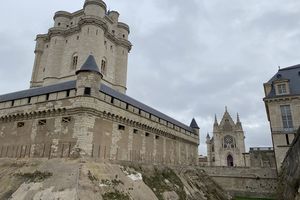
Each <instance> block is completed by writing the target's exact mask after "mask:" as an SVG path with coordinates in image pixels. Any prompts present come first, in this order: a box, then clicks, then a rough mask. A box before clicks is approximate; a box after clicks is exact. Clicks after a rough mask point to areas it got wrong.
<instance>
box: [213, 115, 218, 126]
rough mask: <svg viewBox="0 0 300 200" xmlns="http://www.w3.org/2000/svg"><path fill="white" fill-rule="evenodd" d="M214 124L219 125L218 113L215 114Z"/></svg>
mask: <svg viewBox="0 0 300 200" xmlns="http://www.w3.org/2000/svg"><path fill="white" fill-rule="evenodd" d="M214 125H218V119H217V114H215V123H214Z"/></svg>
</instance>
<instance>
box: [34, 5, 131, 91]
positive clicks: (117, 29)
mask: <svg viewBox="0 0 300 200" xmlns="http://www.w3.org/2000/svg"><path fill="white" fill-rule="evenodd" d="M118 19H119V13H118V12H116V11H107V8H106V4H105V3H104V2H103V1H102V0H85V3H84V6H83V9H81V10H79V11H76V12H74V13H69V12H65V11H58V12H56V13H55V15H54V27H52V28H50V29H49V31H48V33H47V34H43V35H37V38H36V48H35V62H34V68H33V72H32V78H31V87H32V88H33V87H41V86H47V85H52V84H56V83H60V82H65V81H68V80H75V79H76V75H75V72H76V71H77V70H79V68H80V67H81V66H82V65H83V64H84V62H85V60H86V58H87V57H88V56H89V55H90V54H92V55H93V56H94V58H95V60H96V64H97V65H98V66H99V68H100V71H101V74H102V75H103V81H102V82H103V83H104V84H106V85H108V86H110V87H111V88H113V89H115V90H117V91H119V92H121V93H125V92H126V82H127V61H128V53H129V51H130V49H131V46H132V45H131V43H130V42H129V41H128V35H129V26H128V25H126V24H125V23H122V22H119V20H118Z"/></svg>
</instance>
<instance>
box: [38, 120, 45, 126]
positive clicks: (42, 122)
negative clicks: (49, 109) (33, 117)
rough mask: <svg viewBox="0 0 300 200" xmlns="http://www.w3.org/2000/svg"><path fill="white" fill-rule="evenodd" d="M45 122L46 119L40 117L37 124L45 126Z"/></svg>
mask: <svg viewBox="0 0 300 200" xmlns="http://www.w3.org/2000/svg"><path fill="white" fill-rule="evenodd" d="M46 123H47V121H46V120H45V119H41V120H39V123H38V124H39V126H45V125H46Z"/></svg>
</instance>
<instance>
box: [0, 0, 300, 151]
mask: <svg viewBox="0 0 300 200" xmlns="http://www.w3.org/2000/svg"><path fill="white" fill-rule="evenodd" d="M83 2H84V0H51V1H49V0H26V1H18V2H16V1H3V2H1V8H2V9H1V12H0V18H1V19H2V20H1V23H2V24H1V26H0V60H1V64H0V94H4V93H8V92H13V91H17V90H22V89H26V88H28V87H29V81H30V77H31V70H32V66H33V61H34V53H33V51H34V46H35V42H34V39H35V36H36V34H38V33H46V32H47V30H48V28H49V27H51V26H52V25H53V20H52V18H53V15H54V13H55V11H58V10H66V11H69V12H74V11H76V10H79V9H81V8H82V6H83ZM106 3H107V6H108V8H109V9H110V10H117V11H119V13H120V14H121V16H120V20H121V21H123V22H125V23H127V24H128V25H130V28H131V34H130V41H131V42H132V44H133V49H132V51H131V53H130V55H129V71H128V91H127V94H128V95H130V96H132V97H134V98H136V99H137V100H139V101H142V102H143V103H145V104H148V105H150V106H152V107H154V108H156V109H158V110H160V111H162V112H164V113H166V114H168V115H170V116H171V117H174V118H175V119H178V120H179V121H182V122H184V123H186V124H189V123H190V121H191V119H192V118H193V117H195V118H196V120H197V122H198V124H199V126H200V127H201V145H200V153H201V154H206V145H205V137H206V134H207V132H210V133H211V132H212V126H213V118H214V114H215V113H216V114H217V115H218V119H219V120H220V118H221V117H222V115H223V113H224V109H225V106H226V105H227V106H228V110H229V112H230V113H231V114H232V116H233V118H234V119H235V118H236V113H237V112H239V113H240V116H241V121H242V123H243V127H244V130H245V134H246V146H247V148H248V147H251V146H270V145H271V136H270V130H269V125H268V121H267V117H266V112H265V108H264V103H263V100H262V98H263V96H264V92H263V83H264V82H266V81H268V79H270V78H271V77H272V76H273V75H274V74H275V73H276V72H277V70H278V66H282V67H287V66H290V65H294V64H299V63H300V55H299V52H300V1H299V0H272V1H270V0H251V1H243V0H227V1H224V0H185V1H183V0H151V1H149V0H130V1H124V0H123V1H113V0H107V1H106Z"/></svg>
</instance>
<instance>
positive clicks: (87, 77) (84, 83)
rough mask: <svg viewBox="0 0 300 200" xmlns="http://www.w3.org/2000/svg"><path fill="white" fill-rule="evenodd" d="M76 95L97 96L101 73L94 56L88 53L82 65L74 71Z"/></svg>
mask: <svg viewBox="0 0 300 200" xmlns="http://www.w3.org/2000/svg"><path fill="white" fill-rule="evenodd" d="M76 75H77V81H76V89H77V96H93V97H96V98H98V97H99V90H100V85H101V80H102V78H103V75H102V74H101V73H100V71H99V68H98V66H97V63H96V61H95V58H94V56H92V55H90V56H89V57H88V58H87V60H86V61H85V63H84V64H83V65H82V67H81V68H80V69H79V70H77V71H76Z"/></svg>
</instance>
